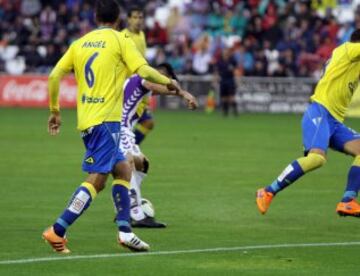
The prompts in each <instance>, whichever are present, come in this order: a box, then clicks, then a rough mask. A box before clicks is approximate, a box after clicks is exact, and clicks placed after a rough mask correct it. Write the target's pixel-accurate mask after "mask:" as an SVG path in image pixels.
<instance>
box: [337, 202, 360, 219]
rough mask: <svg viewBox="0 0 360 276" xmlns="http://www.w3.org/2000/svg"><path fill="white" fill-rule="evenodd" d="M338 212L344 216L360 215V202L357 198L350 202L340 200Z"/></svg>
mask: <svg viewBox="0 0 360 276" xmlns="http://www.w3.org/2000/svg"><path fill="white" fill-rule="evenodd" d="M336 212H337V213H338V214H339V215H340V216H343V217H346V216H352V217H360V204H359V203H358V202H356V200H355V199H353V200H351V201H349V202H339V203H338V205H337V206H336Z"/></svg>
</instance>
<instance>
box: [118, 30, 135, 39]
mask: <svg viewBox="0 0 360 276" xmlns="http://www.w3.org/2000/svg"><path fill="white" fill-rule="evenodd" d="M118 33H119V35H120V36H121V37H123V38H131V36H132V33H131V32H130V31H129V29H127V28H125V29H122V30H121V31H120V32H118Z"/></svg>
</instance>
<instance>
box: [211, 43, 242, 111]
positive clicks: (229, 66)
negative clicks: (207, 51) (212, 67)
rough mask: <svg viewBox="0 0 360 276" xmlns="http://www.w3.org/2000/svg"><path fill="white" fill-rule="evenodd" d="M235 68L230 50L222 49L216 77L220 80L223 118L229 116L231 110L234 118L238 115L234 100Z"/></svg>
mask: <svg viewBox="0 0 360 276" xmlns="http://www.w3.org/2000/svg"><path fill="white" fill-rule="evenodd" d="M235 68H236V61H235V59H234V58H233V56H232V52H231V49H224V51H223V52H222V55H221V57H220V59H219V60H218V61H217V63H216V75H217V77H218V79H219V80H220V101H221V107H222V111H223V114H224V116H228V115H229V109H232V111H233V113H234V115H235V116H237V115H238V111H237V104H236V99H235V94H236V86H235V78H234V71H235Z"/></svg>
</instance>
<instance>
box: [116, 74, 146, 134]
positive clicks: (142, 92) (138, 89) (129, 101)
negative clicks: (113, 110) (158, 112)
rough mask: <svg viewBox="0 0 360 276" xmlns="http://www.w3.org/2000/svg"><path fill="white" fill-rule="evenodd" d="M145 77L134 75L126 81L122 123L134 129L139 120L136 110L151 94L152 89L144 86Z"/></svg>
mask: <svg viewBox="0 0 360 276" xmlns="http://www.w3.org/2000/svg"><path fill="white" fill-rule="evenodd" d="M143 81H144V80H143V79H142V78H141V77H140V76H139V75H133V76H131V77H130V78H128V79H127V80H126V81H125V83H124V101H123V113H122V121H121V125H122V126H124V127H127V128H129V129H132V128H133V127H134V125H135V124H136V122H137V121H138V120H139V115H141V114H138V113H137V112H136V111H137V109H138V107H139V104H140V103H141V102H142V100H143V99H144V97H146V96H148V95H150V93H151V92H150V91H149V90H148V89H146V88H145V87H144V86H143Z"/></svg>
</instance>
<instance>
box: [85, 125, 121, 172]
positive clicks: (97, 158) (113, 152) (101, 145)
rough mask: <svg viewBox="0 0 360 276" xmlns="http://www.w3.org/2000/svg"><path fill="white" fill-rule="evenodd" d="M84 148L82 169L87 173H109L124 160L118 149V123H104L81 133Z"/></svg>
mask: <svg viewBox="0 0 360 276" xmlns="http://www.w3.org/2000/svg"><path fill="white" fill-rule="evenodd" d="M81 136H82V138H83V141H84V145H85V148H86V153H85V157H84V160H83V164H82V169H83V171H85V172H89V173H104V174H107V173H110V172H111V171H112V170H113V168H114V166H115V164H116V163H118V162H120V161H124V160H125V159H126V158H125V157H124V155H123V153H122V152H121V150H120V149H119V143H120V122H105V123H102V124H100V125H97V126H94V127H90V128H88V129H87V130H85V131H82V132H81Z"/></svg>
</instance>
